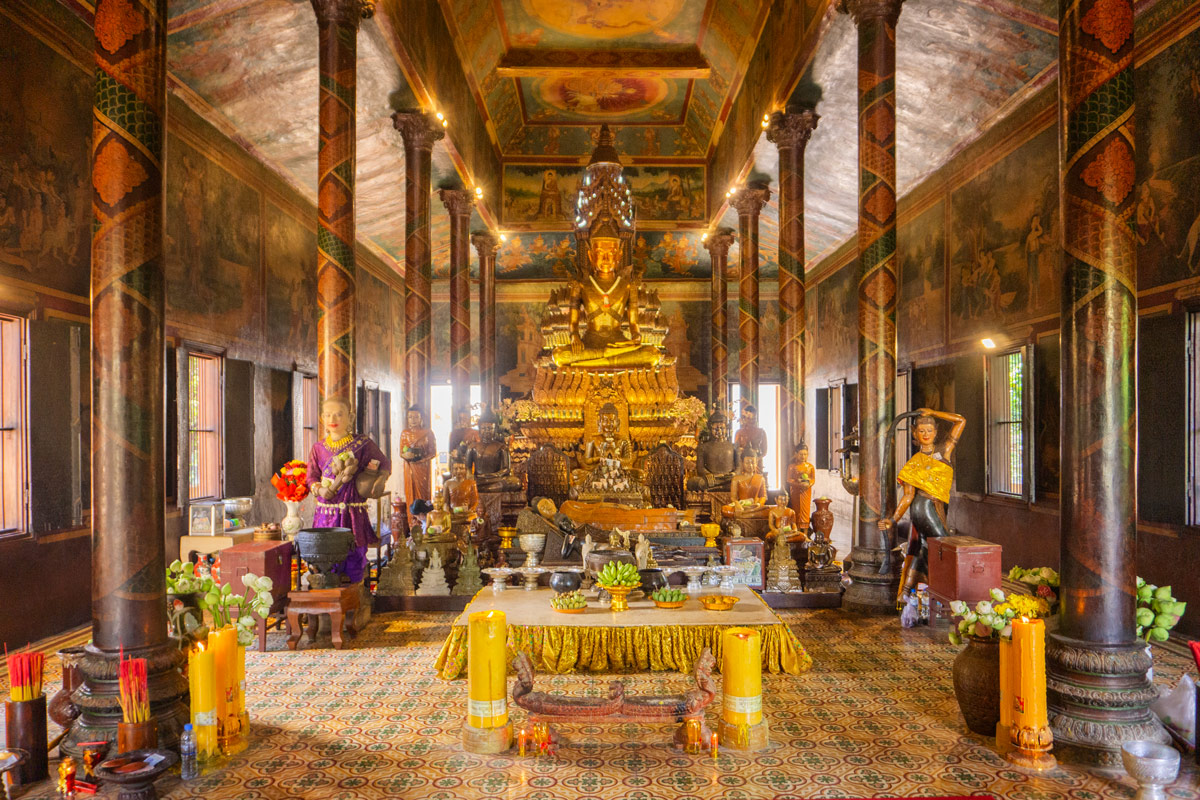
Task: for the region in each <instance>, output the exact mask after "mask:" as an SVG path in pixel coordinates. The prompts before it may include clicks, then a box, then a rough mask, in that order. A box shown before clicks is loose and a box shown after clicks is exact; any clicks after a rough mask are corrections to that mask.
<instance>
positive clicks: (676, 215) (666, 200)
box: [625, 167, 705, 221]
mask: <svg viewBox="0 0 1200 800" xmlns="http://www.w3.org/2000/svg"><path fill="white" fill-rule="evenodd" d="M625 179H626V180H627V181H629V188H630V191H632V192H633V200H634V205H635V207H636V208H637V216H638V219H643V220H671V221H703V220H704V213H705V197H704V167H626V168H625Z"/></svg>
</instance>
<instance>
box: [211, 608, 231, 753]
mask: <svg viewBox="0 0 1200 800" xmlns="http://www.w3.org/2000/svg"><path fill="white" fill-rule="evenodd" d="M208 649H209V650H210V651H211V652H212V654H213V674H214V675H215V676H216V681H215V689H216V696H217V725H218V728H219V730H221V731H222V732H224V730H225V729H226V728H227V727H228V725H229V718H230V717H231V716H234V717H236V714H237V711H236V708H237V706H236V705H235V689H234V681H235V680H237V631H236V630H234V628H233V627H231V626H226V627H224V628H221V629H220V630H215V631H210V632H209V634H208Z"/></svg>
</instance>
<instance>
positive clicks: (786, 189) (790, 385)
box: [767, 110, 819, 463]
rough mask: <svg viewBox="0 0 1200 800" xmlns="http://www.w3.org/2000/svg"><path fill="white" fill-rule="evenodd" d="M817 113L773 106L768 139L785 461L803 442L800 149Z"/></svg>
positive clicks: (782, 435) (803, 305) (802, 184)
mask: <svg viewBox="0 0 1200 800" xmlns="http://www.w3.org/2000/svg"><path fill="white" fill-rule="evenodd" d="M818 119H819V117H818V115H817V113H816V112H815V111H811V110H804V111H798V112H787V113H785V112H782V111H776V112H775V113H774V114H772V115H771V118H770V120H769V122H768V124H767V141H769V142H772V143H774V144H775V146H776V148H778V150H779V372H780V377H781V378H782V387H781V388H782V391H781V392H780V394H779V417H780V423H781V425H780V442H779V452H780V453H781V454H782V458H783V460H784V463H787V459H790V458H791V457H792V449H793V448H794V447H795V445H797V444H799V443H800V442H803V441H804V426H805V420H806V417H805V410H804V368H805V365H804V329H805V322H806V320H805V304H804V148H805V146H806V145H807V144H808V139H809V137H810V136H812V132H813V129H815V128H816V127H817V120H818Z"/></svg>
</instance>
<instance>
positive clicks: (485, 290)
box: [471, 230, 500, 410]
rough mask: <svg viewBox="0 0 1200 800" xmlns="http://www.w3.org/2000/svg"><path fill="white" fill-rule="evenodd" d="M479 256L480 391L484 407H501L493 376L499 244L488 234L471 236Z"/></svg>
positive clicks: (473, 234) (493, 235)
mask: <svg viewBox="0 0 1200 800" xmlns="http://www.w3.org/2000/svg"><path fill="white" fill-rule="evenodd" d="M471 244H473V245H475V251H476V253H478V254H479V384H480V386H479V390H480V397H481V398H482V399H483V404H484V405H485V406H487V407H488V408H490V409H493V410H495V409H497V408H499V407H500V379H499V376H498V375H497V374H496V251H497V250H499V249H500V240H499V238H497V236H496V234H494V233H492V232H491V231H488V230H483V231H475V232H474V233H472V234H471Z"/></svg>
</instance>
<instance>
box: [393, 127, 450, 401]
mask: <svg viewBox="0 0 1200 800" xmlns="http://www.w3.org/2000/svg"><path fill="white" fill-rule="evenodd" d="M392 122H393V124H394V125H395V126H396V130H398V131H400V134H401V136H403V137H404V364H405V380H404V392H405V402H406V403H407V404H408V405H418V406H421V407H422V408H424V409H425V412H426V414H428V413H429V364H430V361H431V360H432V356H433V340H432V339H431V332H432V327H433V276H432V267H431V264H430V257H431V255H432V252H431V249H430V234H429V202H430V201H429V194H430V184H431V182H432V171H433V143H434V142H436V141H438V140H439V139H441V138H442V137H444V136H445V135H446V132H445V130H443V128H442V125H441V124H440V123H439V122H438V121H437V120H436V119H435V118H433V117H432V116H431V115H429V114H425V113H422V112H420V111H406V112H399V111H398V112H396V113H395V114H393V115H392Z"/></svg>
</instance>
